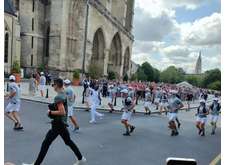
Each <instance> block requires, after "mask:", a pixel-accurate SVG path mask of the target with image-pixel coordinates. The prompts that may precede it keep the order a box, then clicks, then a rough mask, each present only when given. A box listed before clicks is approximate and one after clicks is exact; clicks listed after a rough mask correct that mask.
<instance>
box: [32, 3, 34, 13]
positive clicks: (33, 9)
mask: <svg viewBox="0 0 225 165" xmlns="http://www.w3.org/2000/svg"><path fill="white" fill-rule="evenodd" d="M32 11H33V12H34V0H33V3H32Z"/></svg>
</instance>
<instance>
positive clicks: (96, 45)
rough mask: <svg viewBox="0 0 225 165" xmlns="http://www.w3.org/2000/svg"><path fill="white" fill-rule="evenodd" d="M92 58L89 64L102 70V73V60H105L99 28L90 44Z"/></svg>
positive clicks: (103, 45) (103, 41)
mask: <svg viewBox="0 0 225 165" xmlns="http://www.w3.org/2000/svg"><path fill="white" fill-rule="evenodd" d="M92 43H93V44H92V56H91V63H90V64H96V65H98V66H100V67H101V68H102V73H103V70H104V58H105V53H104V50H105V38H104V35H103V31H102V29H101V28H98V29H97V31H96V32H95V34H94V38H93V42H92Z"/></svg>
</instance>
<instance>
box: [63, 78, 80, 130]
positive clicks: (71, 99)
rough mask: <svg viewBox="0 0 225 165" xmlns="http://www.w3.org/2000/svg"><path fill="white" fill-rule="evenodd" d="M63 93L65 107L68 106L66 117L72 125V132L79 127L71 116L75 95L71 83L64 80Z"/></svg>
mask: <svg viewBox="0 0 225 165" xmlns="http://www.w3.org/2000/svg"><path fill="white" fill-rule="evenodd" d="M64 86H65V92H66V97H67V106H68V117H69V119H70V121H71V123H72V124H73V131H77V130H79V125H78V123H77V120H76V117H75V116H74V114H73V105H74V103H75V98H76V95H75V93H74V90H73V88H72V86H71V81H70V80H68V79H66V80H64Z"/></svg>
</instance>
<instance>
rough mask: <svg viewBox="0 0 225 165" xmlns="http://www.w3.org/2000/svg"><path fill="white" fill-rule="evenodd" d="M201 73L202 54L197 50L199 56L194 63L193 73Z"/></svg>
mask: <svg viewBox="0 0 225 165" xmlns="http://www.w3.org/2000/svg"><path fill="white" fill-rule="evenodd" d="M201 73H202V56H201V52H199V56H198V59H197V62H196V65H195V71H194V74H201Z"/></svg>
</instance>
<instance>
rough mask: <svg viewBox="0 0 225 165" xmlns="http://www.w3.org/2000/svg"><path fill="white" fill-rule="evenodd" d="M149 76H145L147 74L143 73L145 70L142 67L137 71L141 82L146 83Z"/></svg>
mask: <svg viewBox="0 0 225 165" xmlns="http://www.w3.org/2000/svg"><path fill="white" fill-rule="evenodd" d="M147 78H148V77H147V76H146V74H145V72H144V71H143V69H142V68H141V67H140V68H138V70H137V79H138V80H141V81H146V80H147Z"/></svg>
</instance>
